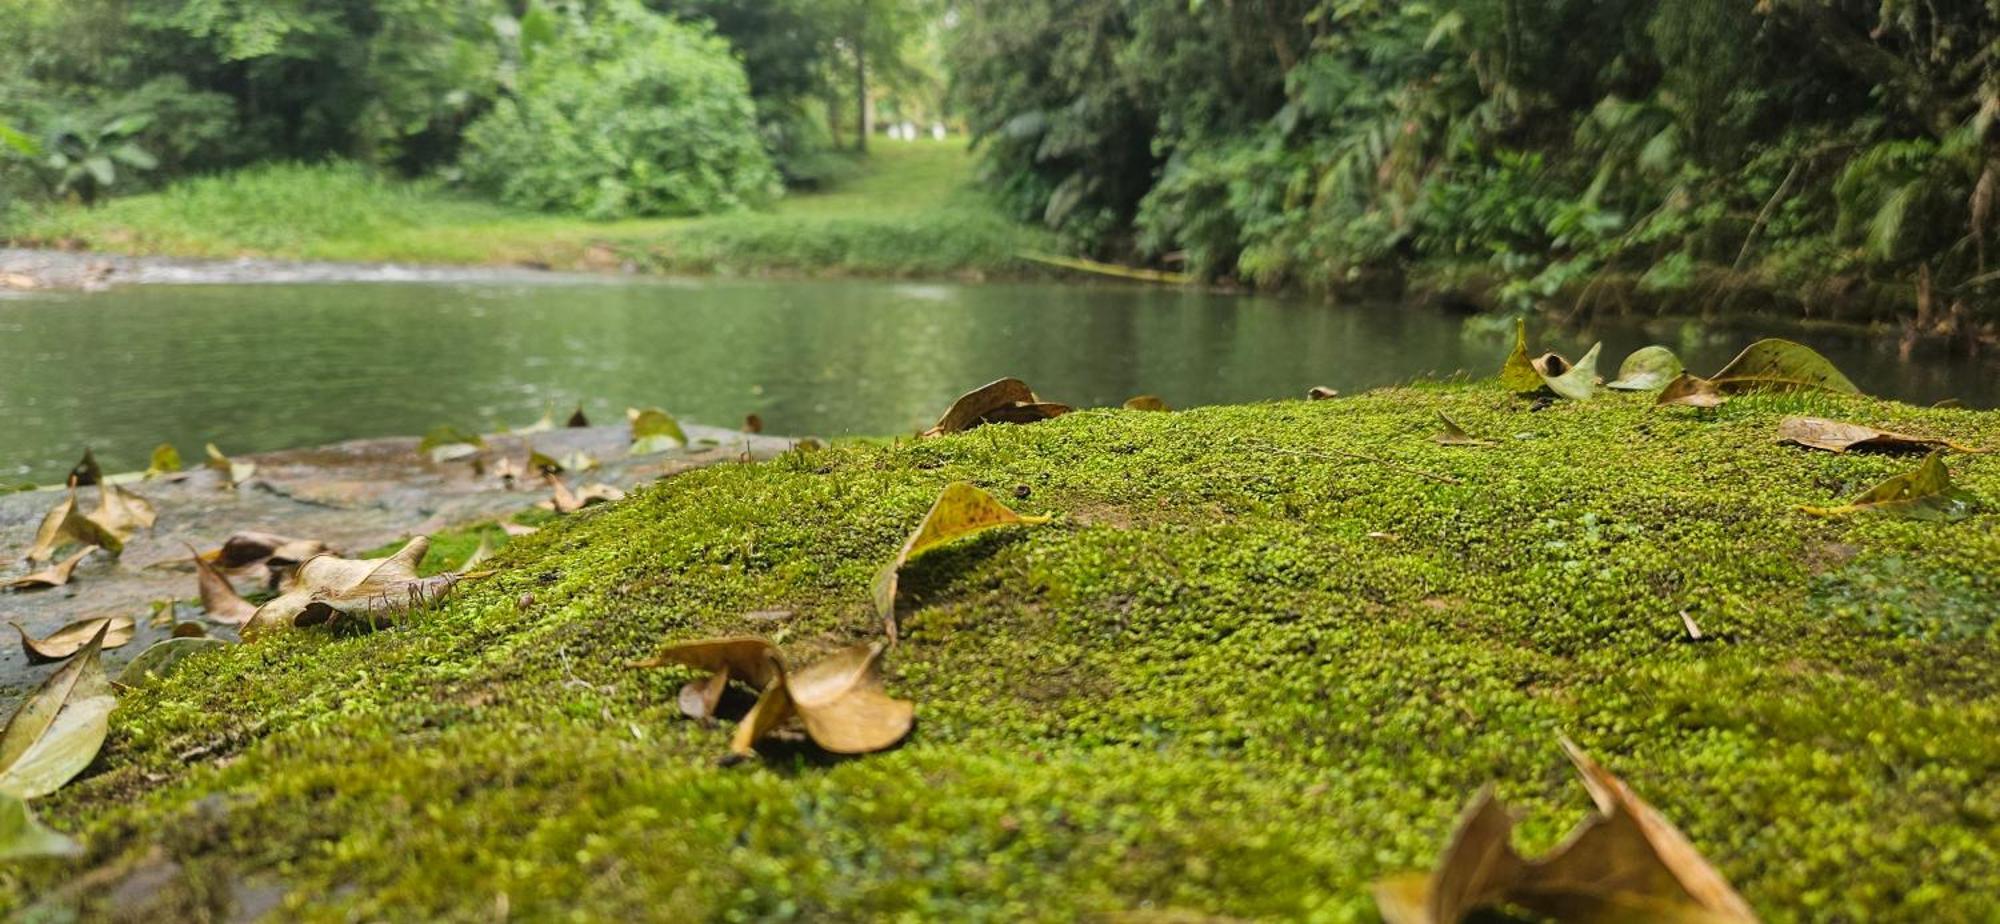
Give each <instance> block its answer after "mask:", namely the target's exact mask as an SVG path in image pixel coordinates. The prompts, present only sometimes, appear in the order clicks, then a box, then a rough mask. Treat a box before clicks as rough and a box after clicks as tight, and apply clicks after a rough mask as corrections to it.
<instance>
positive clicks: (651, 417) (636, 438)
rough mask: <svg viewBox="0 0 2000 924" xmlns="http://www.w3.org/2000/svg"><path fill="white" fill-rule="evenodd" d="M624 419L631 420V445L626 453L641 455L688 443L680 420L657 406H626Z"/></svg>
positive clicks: (676, 447) (677, 447) (675, 447)
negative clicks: (645, 407) (640, 408)
mask: <svg viewBox="0 0 2000 924" xmlns="http://www.w3.org/2000/svg"><path fill="white" fill-rule="evenodd" d="M625 417H626V419H628V420H630V421H631V422H632V445H631V447H630V448H628V449H627V450H626V451H625V452H626V454H627V455H634V456H643V455H649V454H651V453H655V452H666V451H667V450H669V449H679V448H681V447H682V446H686V445H687V443H688V438H687V434H686V433H685V432H683V431H682V430H681V425H680V421H677V420H675V419H674V418H673V417H672V415H669V414H668V413H667V412H666V411H663V410H660V409H659V408H647V409H645V410H643V411H642V410H639V409H638V408H627V409H626V410H625Z"/></svg>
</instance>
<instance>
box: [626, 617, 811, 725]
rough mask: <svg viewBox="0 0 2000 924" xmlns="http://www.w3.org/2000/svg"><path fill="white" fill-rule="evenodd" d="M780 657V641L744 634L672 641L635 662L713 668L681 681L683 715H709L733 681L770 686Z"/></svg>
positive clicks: (759, 689) (635, 664)
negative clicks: (777, 642)
mask: <svg viewBox="0 0 2000 924" xmlns="http://www.w3.org/2000/svg"><path fill="white" fill-rule="evenodd" d="M778 658H779V655H778V647H777V646H776V645H773V644H771V643H770V642H768V641H766V640H764V639H762V638H758V637H756V636H751V635H744V636H735V637H731V638H712V639H702V640H700V641H695V642H682V643H680V644H678V645H669V646H667V647H666V648H663V649H661V650H660V652H659V653H658V654H655V655H653V656H652V657H650V658H647V659H645V660H643V661H634V662H632V666H633V667H664V666H666V665H669V664H680V665H685V666H687V667H692V668H695V669H696V670H704V671H709V672H711V673H710V674H709V676H707V677H704V678H701V679H699V680H690V681H688V682H687V683H685V684H683V685H681V692H680V697H679V705H680V708H681V714H682V715H685V716H687V717H688V718H691V719H708V718H712V717H713V716H714V715H715V705H716V704H717V703H719V702H721V701H722V693H723V691H724V690H725V689H727V688H728V686H729V681H731V680H740V681H742V682H744V683H746V684H749V685H750V688H751V689H752V690H756V691H757V692H759V693H762V692H763V691H764V690H765V688H767V687H769V686H770V685H771V684H772V682H773V681H775V680H777V679H778V677H779V675H780V674H781V670H780V668H779V666H778V665H779V661H778Z"/></svg>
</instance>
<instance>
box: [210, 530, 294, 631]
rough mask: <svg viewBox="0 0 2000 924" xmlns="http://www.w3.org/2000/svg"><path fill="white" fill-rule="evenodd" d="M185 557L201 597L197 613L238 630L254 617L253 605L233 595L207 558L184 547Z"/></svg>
mask: <svg viewBox="0 0 2000 924" xmlns="http://www.w3.org/2000/svg"><path fill="white" fill-rule="evenodd" d="M239 535H240V534H239ZM274 538H275V537H274ZM224 547H225V548H227V546H224ZM188 556H189V557H190V558H193V559H194V574H195V587H196V589H197V590H198V591H199V593H200V595H201V611H202V612H204V613H207V614H208V618H210V619H213V620H215V621H216V622H220V623H226V624H228V625H232V626H240V625H242V624H244V623H246V622H249V621H250V617H251V616H254V615H256V613H257V607H256V605H255V604H252V603H251V602H250V601H248V600H245V599H243V595H242V594H239V593H237V592H236V587H235V585H233V584H231V583H229V579H228V578H227V577H224V576H223V575H222V572H220V571H218V570H216V568H215V566H214V565H212V564H210V563H209V560H208V556H206V555H203V554H201V553H199V552H196V551H195V550H194V547H193V546H189V547H188Z"/></svg>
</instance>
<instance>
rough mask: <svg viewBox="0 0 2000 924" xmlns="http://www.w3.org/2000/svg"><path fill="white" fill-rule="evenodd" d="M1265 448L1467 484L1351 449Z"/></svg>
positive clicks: (1446, 476) (1447, 476) (1446, 482)
mask: <svg viewBox="0 0 2000 924" xmlns="http://www.w3.org/2000/svg"><path fill="white" fill-rule="evenodd" d="M1264 448H1265V449H1268V450H1270V451H1271V452H1275V453H1278V454H1280V455H1287V456H1306V457H1308V458H1316V459H1331V458H1338V457H1341V456H1345V457H1346V458H1349V459H1359V460H1361V461H1363V462H1373V463H1375V464H1376V465H1380V466H1382V467H1384V468H1392V469H1395V470H1396V471H1399V472H1403V473H1405V474H1410V475H1416V476H1418V477H1420V478H1429V479H1431V480H1432V481H1442V482H1444V483H1445V484H1464V483H1465V482H1462V481H1459V480H1458V479H1456V478H1453V477H1451V476H1450V475H1440V474H1438V473H1436V472H1427V471H1424V470H1423V469H1420V468H1411V467H1410V466H1407V465H1403V464H1401V463H1398V462H1391V461H1389V460H1388V459H1384V458H1382V457H1381V456H1371V455H1369V454H1367V453H1365V452H1355V451H1353V450H1351V449H1329V450H1327V452H1325V453H1321V452H1311V451H1308V450H1304V449H1284V448H1281V447H1278V446H1266V447H1264ZM1327 453H1332V455H1328V454H1327Z"/></svg>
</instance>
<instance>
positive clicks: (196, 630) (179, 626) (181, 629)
mask: <svg viewBox="0 0 2000 924" xmlns="http://www.w3.org/2000/svg"><path fill="white" fill-rule="evenodd" d="M167 634H168V635H169V636H172V637H173V638H207V637H208V630H207V629H204V628H202V627H201V623H198V622H177V623H174V628H173V631H171V632H168V633H167Z"/></svg>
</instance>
